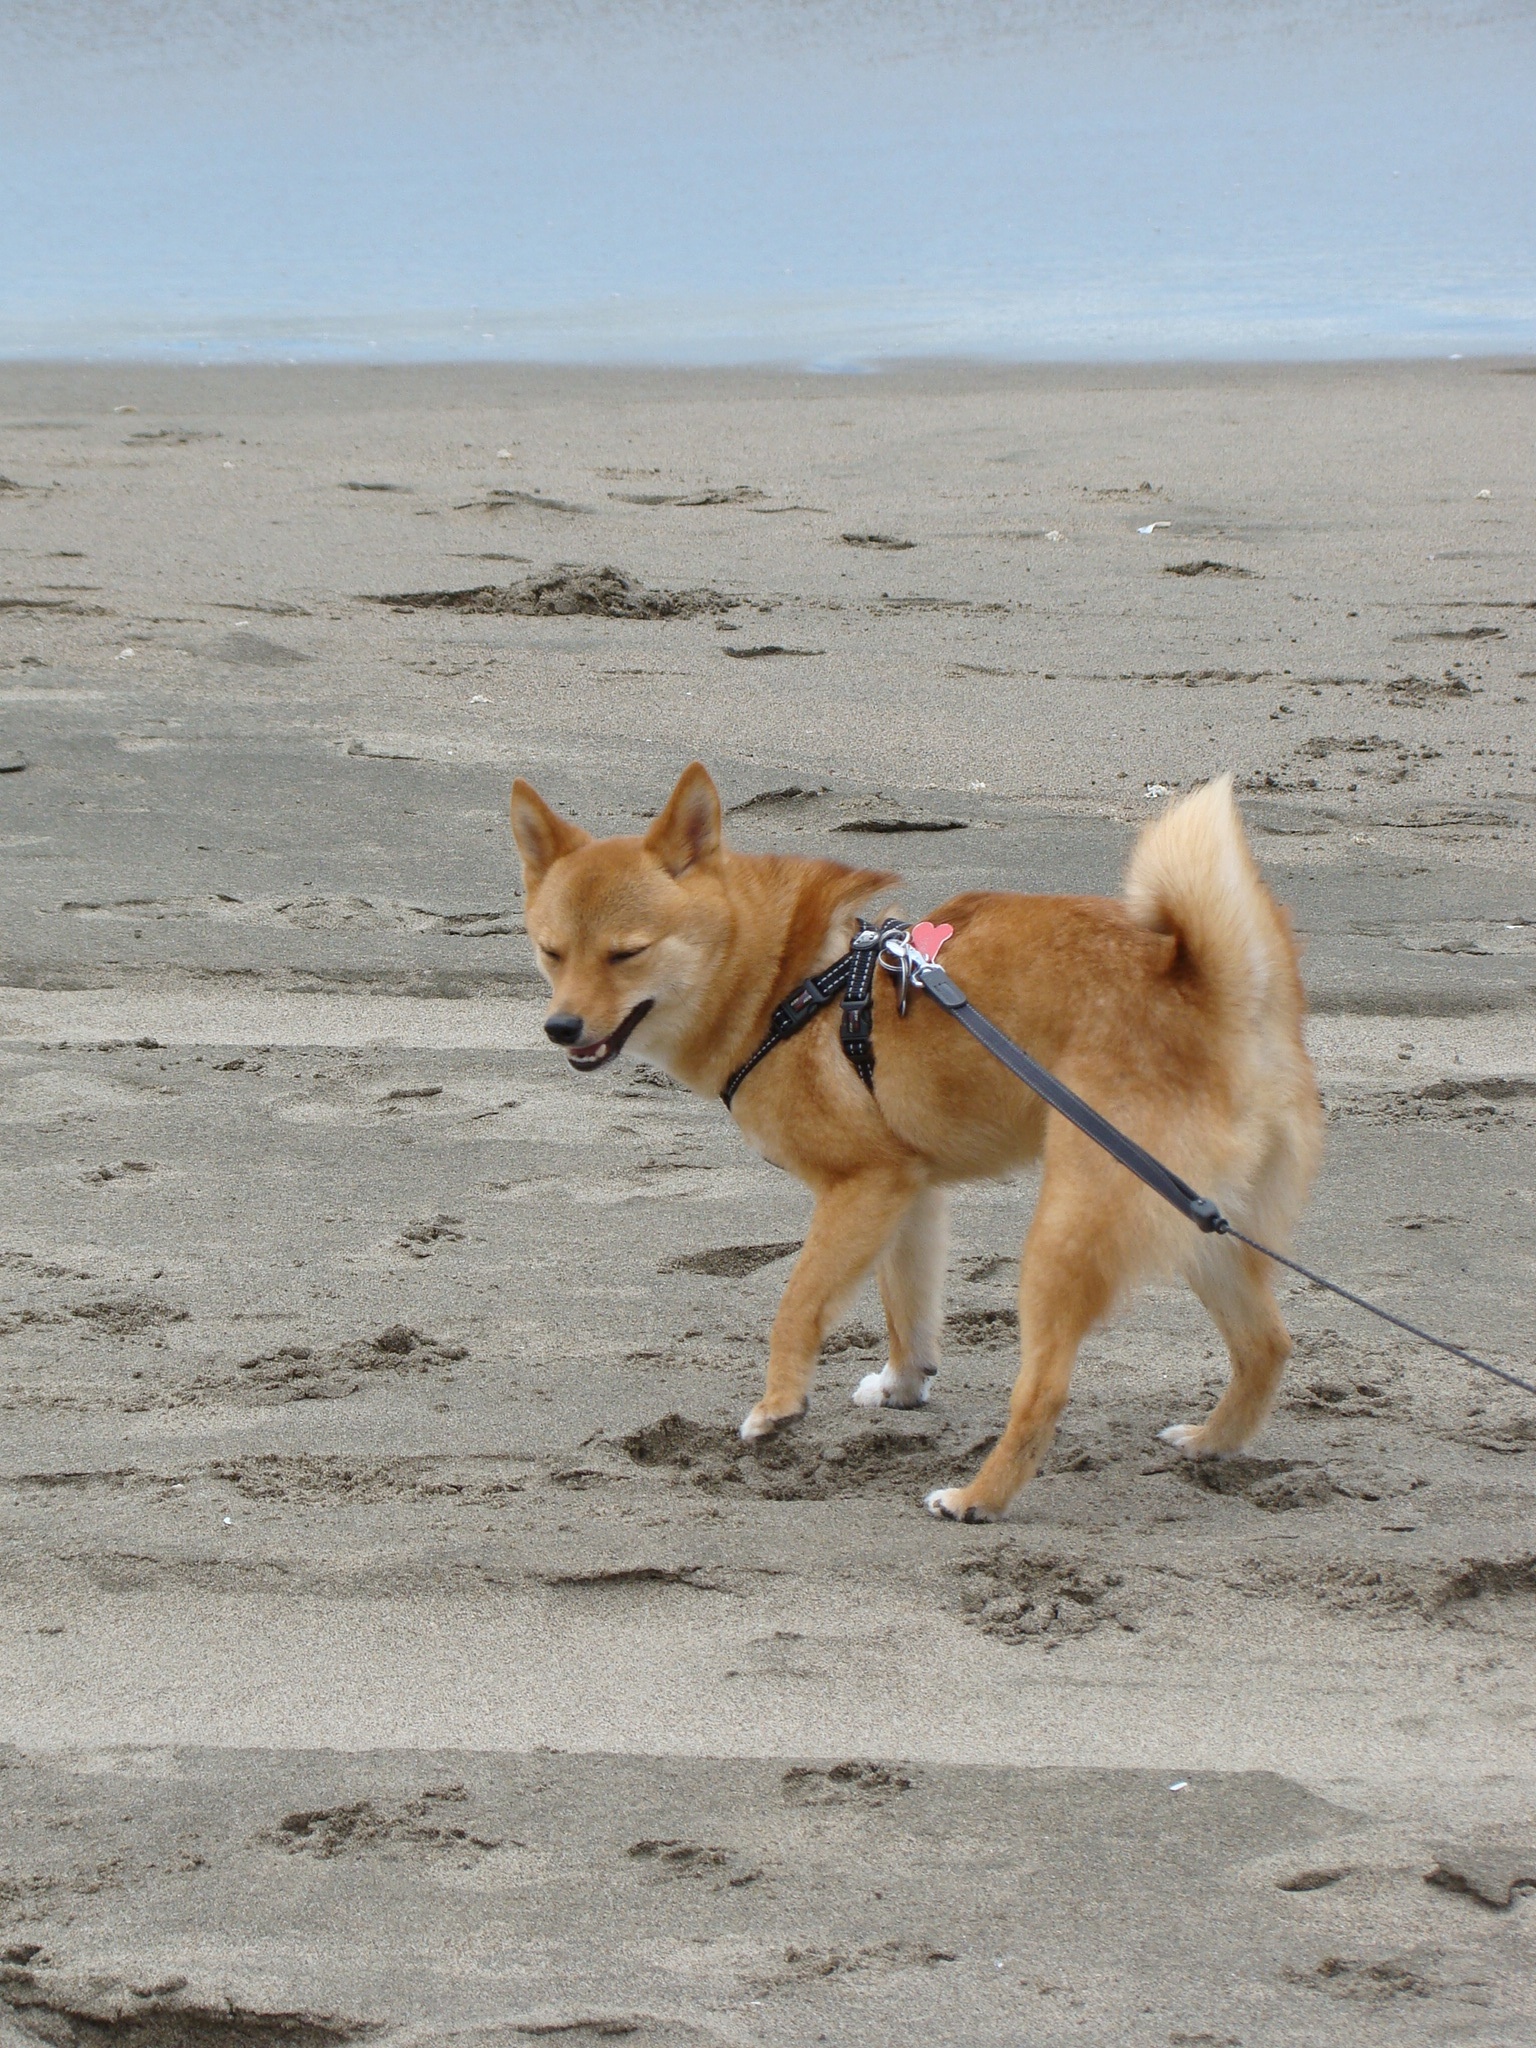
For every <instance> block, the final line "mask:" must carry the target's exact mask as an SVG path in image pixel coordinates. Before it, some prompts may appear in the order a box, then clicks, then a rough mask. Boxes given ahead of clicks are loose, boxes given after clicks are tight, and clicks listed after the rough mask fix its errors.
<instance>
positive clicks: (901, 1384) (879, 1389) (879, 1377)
mask: <svg viewBox="0 0 1536 2048" xmlns="http://www.w3.org/2000/svg"><path fill="white" fill-rule="evenodd" d="M929 1384H930V1381H929V1375H928V1374H927V1373H925V1372H898V1371H897V1370H896V1368H895V1366H894V1365H887V1366H885V1367H884V1368H883V1369H882V1370H881V1371H880V1372H867V1373H865V1375H864V1377H863V1379H861V1380H860V1381H859V1384H858V1385H857V1386H856V1387H855V1388H854V1390H853V1398H854V1400H855V1401H856V1402H857V1403H858V1405H859V1407H861V1408H921V1407H923V1406H924V1404H925V1403H926V1401H927V1399H928V1388H929Z"/></svg>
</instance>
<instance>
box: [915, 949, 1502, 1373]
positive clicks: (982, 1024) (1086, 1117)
mask: <svg viewBox="0 0 1536 2048" xmlns="http://www.w3.org/2000/svg"><path fill="white" fill-rule="evenodd" d="M886 965H887V966H888V967H889V968H890V969H891V971H892V972H893V973H898V974H902V975H903V976H904V977H905V976H910V978H911V979H912V980H913V981H915V982H916V983H917V985H918V987H919V988H922V989H924V990H926V991H927V993H928V994H929V995H931V996H932V997H933V998H934V1000H935V1001H936V1002H938V1003H940V1004H942V1005H943V1007H944V1008H945V1009H946V1010H948V1012H949V1014H950V1015H951V1016H952V1017H953V1018H954V1020H955V1022H956V1023H957V1024H961V1025H963V1026H964V1027H965V1029H966V1030H967V1031H969V1033H970V1034H971V1036H972V1037H973V1038H974V1039H975V1040H976V1041H977V1043H978V1044H980V1045H984V1046H985V1047H986V1049H987V1051H988V1052H989V1053H991V1054H992V1056H993V1058H994V1059H997V1060H1001V1061H1002V1063H1003V1065H1004V1066H1005V1067H1006V1068H1007V1069H1008V1071H1009V1072H1010V1073H1011V1074H1016V1075H1017V1076H1018V1078H1019V1079H1020V1080H1021V1081H1022V1082H1023V1083H1024V1084H1025V1086H1026V1087H1029V1088H1032V1089H1033V1090H1034V1092H1035V1093H1036V1094H1037V1095H1038V1096H1039V1097H1040V1098H1041V1100H1042V1101H1043V1102H1047V1103H1049V1104H1050V1106H1051V1108H1052V1109H1054V1110H1057V1111H1059V1112H1060V1114H1061V1115H1062V1116H1064V1117H1065V1118H1066V1119H1067V1121H1068V1122H1069V1123H1072V1124H1075V1125H1076V1126H1077V1128H1078V1129H1079V1130H1080V1131H1082V1132H1083V1133H1084V1135H1085V1136H1087V1137H1089V1138H1092V1140H1093V1142H1094V1143H1095V1144H1096V1145H1100V1146H1102V1147H1103V1149H1104V1150H1105V1151H1106V1152H1107V1153H1108V1154H1109V1155H1110V1157H1111V1158H1112V1159H1117V1160H1118V1161H1119V1162H1120V1164H1121V1165H1122V1166H1124V1167H1127V1168H1129V1170H1130V1171H1131V1172H1132V1173H1134V1174H1135V1175H1136V1177H1137V1179H1138V1180H1141V1181H1144V1182H1145V1183H1146V1185H1147V1186H1148V1187H1149V1188H1151V1189H1152V1191H1153V1193H1154V1194H1158V1195H1161V1196H1162V1198H1163V1200H1164V1201H1165V1202H1169V1203H1171V1204H1172V1205H1173V1207H1174V1208H1175V1209H1177V1210H1178V1211H1179V1213H1180V1214H1181V1215H1182V1216H1187V1217H1188V1218H1189V1220H1190V1222H1191V1223H1193V1224H1195V1225H1196V1226H1197V1227H1198V1228H1199V1229H1201V1230H1206V1231H1210V1232H1212V1233H1214V1234H1215V1235H1216V1236H1219V1237H1235V1238H1236V1239H1237V1241H1238V1243H1239V1244H1245V1245H1247V1247H1248V1249H1249V1250H1250V1251H1254V1252H1258V1253H1259V1254H1260V1256H1261V1257H1263V1258H1266V1259H1271V1260H1273V1262H1274V1263H1275V1264H1276V1265H1277V1266H1285V1267H1287V1268H1288V1269H1289V1270H1290V1271H1291V1272H1293V1273H1299V1274H1300V1275H1301V1277H1302V1278H1303V1279H1304V1280H1310V1281H1311V1282H1312V1284H1313V1286H1314V1287H1322V1288H1326V1289H1327V1291H1328V1292H1329V1293H1330V1294H1336V1295H1338V1297H1339V1299H1340V1300H1341V1301H1347V1302H1350V1303H1352V1304H1353V1305H1354V1307H1356V1308H1363V1309H1364V1310H1365V1312H1366V1313H1367V1315H1373V1316H1378V1317H1379V1318H1380V1319H1381V1321H1382V1322H1384V1323H1391V1324H1392V1325H1393V1326H1394V1327H1395V1328H1396V1329H1399V1330H1406V1331H1407V1332H1408V1334H1409V1336H1411V1337H1418V1338H1419V1339H1420V1340H1421V1341H1422V1342H1423V1343H1425V1344H1432V1345H1434V1347H1435V1349H1436V1350H1437V1351H1445V1352H1449V1354H1450V1356H1451V1357H1452V1358H1459V1359H1460V1360H1461V1361H1462V1362H1463V1364H1466V1365H1475V1366H1476V1367H1477V1369H1478V1371H1479V1372H1486V1373H1489V1374H1491V1375H1492V1377H1493V1378H1494V1379H1496V1380H1502V1381H1503V1382H1504V1384H1505V1385H1506V1386H1509V1387H1519V1388H1520V1389H1521V1390H1522V1391H1523V1392H1524V1393H1527V1394H1536V1385H1533V1384H1532V1383H1531V1382H1530V1381H1529V1380H1523V1379H1520V1378H1519V1377H1518V1376H1517V1375H1516V1374H1514V1373H1512V1372H1506V1371H1505V1370H1504V1368H1503V1367H1502V1366H1498V1365H1491V1364H1490V1363H1489V1362H1488V1360H1487V1359H1486V1358H1479V1357H1478V1356H1477V1354H1476V1353H1475V1352H1473V1351H1466V1350H1463V1348H1462V1346H1461V1345H1459V1344H1449V1343H1447V1342H1446V1340H1445V1338H1443V1337H1436V1336H1434V1335H1432V1334H1431V1332H1430V1331H1428V1330H1421V1329H1420V1328H1419V1326H1418V1324H1417V1323H1410V1322H1408V1321H1406V1320H1405V1319H1404V1318H1403V1317H1402V1316H1395V1315H1393V1314H1392V1313H1391V1311H1390V1310H1388V1309H1384V1308H1378V1307H1377V1306H1376V1304H1375V1302H1373V1301H1367V1300H1366V1299H1365V1298H1364V1296H1363V1295H1359V1294H1351V1293H1350V1291H1349V1289H1348V1288H1347V1287H1340V1286H1339V1285H1338V1283H1337V1282H1336V1281H1333V1280H1327V1279H1325V1278H1324V1277H1323V1275H1322V1274H1321V1273H1314V1272H1313V1271H1312V1269H1311V1268H1310V1267H1309V1266H1303V1265H1301V1264H1299V1263H1298V1262H1297V1261H1296V1260H1295V1259H1290V1258H1287V1257H1286V1255H1285V1253H1284V1252H1275V1251H1271V1250H1270V1248H1269V1246H1268V1245H1267V1244H1260V1243H1259V1241H1258V1239H1257V1238H1253V1237H1249V1236H1248V1235H1247V1234H1246V1233H1245V1232H1244V1231H1241V1230H1239V1229H1238V1228H1237V1226H1236V1225H1235V1224H1234V1223H1230V1222H1229V1221H1228V1220H1227V1218H1226V1217H1225V1216H1223V1215H1222V1213H1221V1211H1220V1209H1218V1208H1217V1206H1216V1204H1215V1203H1214V1202H1213V1201H1211V1199H1210V1198H1209V1196H1206V1195H1201V1194H1197V1193H1196V1192H1195V1190H1194V1189H1193V1188H1192V1187H1191V1186H1190V1185H1189V1183H1188V1181H1186V1180H1181V1179H1180V1178H1179V1176H1178V1175H1177V1174H1176V1173H1174V1172H1173V1171H1172V1170H1171V1169H1170V1168H1169V1167H1166V1166H1164V1165H1163V1163H1162V1161H1161V1160H1160V1159H1154V1158H1153V1156H1152V1154H1151V1153H1150V1152H1148V1151H1146V1150H1145V1149H1144V1148H1143V1147H1142V1146H1140V1145H1138V1144H1137V1143H1136V1141H1135V1139H1134V1138H1128V1137H1127V1136H1126V1134H1125V1132H1124V1131H1122V1130H1118V1129H1117V1128H1116V1127H1115V1125H1114V1124H1112V1123H1110V1122H1109V1120H1108V1118H1107V1117H1102V1116H1100V1115H1099V1113H1098V1111H1097V1110H1096V1109H1092V1108H1090V1107H1089V1105H1088V1104H1087V1103H1086V1102H1084V1100H1083V1098H1082V1097H1081V1096H1080V1095H1074V1094H1073V1092H1072V1090H1071V1089H1070V1088H1068V1087H1066V1086H1064V1084H1063V1083H1062V1082H1060V1081H1058V1080H1057V1079H1056V1076H1055V1075H1054V1074H1052V1073H1049V1072H1048V1071H1047V1070H1046V1069H1045V1068H1044V1067H1042V1066H1041V1065H1040V1064H1039V1062H1038V1061H1036V1060H1032V1059H1031V1058H1030V1056H1029V1054H1028V1053H1027V1052H1025V1051H1024V1050H1023V1048H1022V1047H1020V1046H1017V1045H1015V1044H1014V1042H1013V1040H1012V1039H1011V1038H1009V1037H1007V1036H1005V1034H1004V1033H1003V1032H1001V1031H999V1030H998V1028H997V1026H996V1025H995V1024H994V1023H993V1022H992V1021H991V1019H990V1018H988V1017H984V1016H983V1015H982V1013H981V1012H980V1011H979V1010H978V1009H976V1008H975V1007H974V1006H973V1005H972V1003H971V1001H970V998H969V997H968V996H966V995H965V994H964V992H963V991H962V990H960V989H958V988H957V987H956V986H955V984H954V983H953V982H952V981H951V980H950V978H949V976H948V975H947V974H946V973H945V972H944V969H943V968H942V967H940V966H939V964H938V963H937V961H932V960H928V959H925V958H924V956H923V955H922V954H921V953H919V952H917V951H916V949H915V948H913V947H911V946H910V945H908V944H907V943H905V941H904V940H903V939H897V941H896V942H895V944H894V945H890V946H889V948H888V953H887V959H886Z"/></svg>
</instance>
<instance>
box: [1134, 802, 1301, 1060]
mask: <svg viewBox="0 0 1536 2048" xmlns="http://www.w3.org/2000/svg"><path fill="white" fill-rule="evenodd" d="M1125 900H1126V907H1127V908H1128V910H1129V911H1130V914H1131V916H1132V918H1133V919H1134V920H1135V922H1136V923H1137V924H1139V925H1142V926H1144V927H1145V928H1146V929H1147V930H1148V931H1159V932H1167V933H1170V934H1171V935H1172V936H1173V937H1174V938H1175V939H1177V940H1178V942H1179V951H1178V954H1177V955H1176V956H1175V960H1174V971H1175V972H1178V971H1179V970H1180V968H1181V966H1182V968H1183V970H1184V971H1185V972H1188V971H1189V970H1190V969H1193V971H1194V974H1195V976H1196V977H1197V979H1198V980H1199V981H1200V982H1202V983H1203V984H1204V985H1205V987H1206V988H1207V989H1208V991H1209V993H1210V997H1211V999H1212V1001H1213V1004H1214V1007H1215V1009H1216V1011H1217V1013H1218V1016H1219V1018H1220V1021H1221V1022H1222V1023H1223V1024H1225V1025H1227V1026H1228V1027H1229V1028H1232V1029H1235V1030H1237V1031H1239V1032H1254V1031H1256V1032H1258V1033H1259V1034H1260V1035H1267V1032H1266V1030H1265V1026H1266V1023H1267V1022H1273V1021H1278V1020H1279V1018H1281V1017H1284V1018H1286V1019H1287V1021H1289V1020H1290V1019H1294V1018H1297V1017H1299V1015H1300V1011H1301V1007H1302V998H1301V982H1300V977H1299V974H1298V972H1297V967H1296V949H1295V944H1294V941H1293V940H1292V938H1291V934H1290V927H1289V922H1288V920H1287V919H1286V918H1285V915H1284V913H1283V912H1282V911H1281V909H1280V908H1279V906H1278V905H1277V904H1276V902H1275V900H1274V898H1273V897H1272V896H1271V895H1270V893H1269V891H1268V889H1266V888H1265V886H1264V883H1263V880H1262V878H1261V876H1260V874H1259V871H1258V868H1257V866H1256V865H1255V864H1254V859H1253V855H1252V854H1251V853H1250V852H1249V850H1248V841H1247V839H1246V838H1245V836H1244V833H1243V823H1242V819H1241V818H1240V817H1239V815H1238V810H1237V805H1236V804H1235V803H1234V802H1233V800H1232V778H1231V776H1230V775H1221V776H1218V777H1217V778H1216V780H1215V781H1214V782H1208V783H1206V785H1205V787H1204V788H1203V789H1197V790H1196V791H1195V792H1194V794H1193V795H1192V796H1187V797H1185V798H1184V799H1183V800H1182V801H1181V802H1179V803H1176V804H1172V805H1170V806H1169V808H1168V809H1167V810H1166V811H1165V812H1164V813H1163V815H1162V816H1161V817H1160V818H1157V819H1155V820H1154V821H1153V823H1152V824H1150V825H1149V826H1148V827H1147V829H1146V830H1145V831H1144V832H1143V833H1142V835H1141V837H1140V839H1138V840H1137V842H1136V845H1135V848H1134V850H1133V851H1132V854H1131V859H1130V865H1129V867H1128V868H1127V870H1126V878H1125Z"/></svg>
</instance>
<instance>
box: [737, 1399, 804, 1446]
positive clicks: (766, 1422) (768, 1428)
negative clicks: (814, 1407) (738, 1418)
mask: <svg viewBox="0 0 1536 2048" xmlns="http://www.w3.org/2000/svg"><path fill="white" fill-rule="evenodd" d="M804 1413H805V1409H804V1408H800V1409H798V1410H797V1411H796V1412H795V1414H793V1415H775V1414H774V1413H773V1412H772V1411H771V1410H770V1409H768V1408H765V1407H764V1406H763V1404H762V1402H761V1401H759V1402H758V1404H757V1406H756V1407H755V1408H754V1409H753V1410H752V1412H751V1414H750V1415H749V1416H748V1417H747V1419H746V1421H745V1422H744V1423H743V1424H742V1425H741V1440H742V1442H743V1443H744V1444H756V1443H761V1442H762V1440H763V1438H764V1437H765V1436H772V1435H773V1433H774V1431H775V1430H776V1429H778V1428H779V1427H780V1426H781V1425H782V1424H783V1423H786V1422H798V1421H799V1420H800V1417H801V1416H802V1415H803V1414H804Z"/></svg>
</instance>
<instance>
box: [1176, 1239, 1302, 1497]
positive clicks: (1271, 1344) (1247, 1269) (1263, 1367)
mask: <svg viewBox="0 0 1536 2048" xmlns="http://www.w3.org/2000/svg"><path fill="white" fill-rule="evenodd" d="M1189 1284H1190V1286H1191V1287H1192V1288H1193V1289H1194V1291H1195V1293H1196V1294H1197V1295H1198V1296H1199V1297H1200V1300H1201V1301H1202V1302H1203V1303H1204V1304H1205V1307H1206V1309H1207V1310H1208V1311H1209V1314H1210V1317H1211V1320H1212V1321H1213V1322H1214V1323H1215V1325H1216V1327H1217V1329H1218V1330H1220V1332H1221V1334H1222V1337H1223V1338H1224V1339H1225V1341H1226V1346H1227V1351H1228V1354H1229V1356H1230V1357H1231V1360H1232V1377H1231V1379H1230V1380H1229V1381H1228V1382H1227V1386H1226V1391H1225V1392H1224V1393H1223V1394H1222V1397H1221V1399H1220V1400H1219V1401H1218V1402H1217V1403H1216V1406H1215V1407H1214V1408H1213V1409H1212V1410H1211V1412H1210V1414H1209V1415H1208V1416H1207V1417H1206V1418H1205V1420H1204V1422H1171V1423H1170V1424H1169V1425H1168V1427H1167V1428H1166V1429H1161V1430H1159V1431H1158V1435H1159V1436H1160V1437H1161V1438H1162V1440H1163V1442H1164V1443H1169V1444H1173V1445H1174V1446H1175V1447H1176V1448H1177V1449H1178V1450H1181V1451H1183V1452H1184V1454H1185V1456H1186V1457H1190V1458H1213V1457H1218V1456H1220V1454H1221V1453H1222V1452H1223V1451H1238V1450H1241V1449H1242V1447H1243V1445H1244V1444H1245V1443H1247V1441H1248V1439H1249V1438H1250V1437H1251V1436H1252V1435H1253V1434H1254V1432H1255V1430H1257V1429H1258V1427H1259V1425H1260V1424H1261V1423H1262V1422H1263V1420H1264V1418H1265V1416H1266V1415H1267V1414H1268V1413H1269V1410H1270V1405H1271V1403H1272V1402H1273V1401H1274V1398H1275V1389H1276V1388H1277V1387H1278V1386H1279V1384H1280V1375H1281V1373H1282V1372H1283V1371H1284V1370H1285V1361H1286V1359H1287V1358H1289V1357H1290V1355H1291V1333H1290V1331H1289V1330H1287V1329H1286V1327H1285V1324H1284V1322H1283V1321H1282V1320H1281V1316H1280V1310H1279V1308H1278V1306H1277V1305H1276V1302H1275V1294H1274V1288H1273V1286H1272V1285H1271V1281H1270V1274H1269V1269H1268V1265H1267V1263H1266V1261H1265V1260H1263V1259H1262V1258H1260V1256H1259V1254H1258V1253H1257V1252H1251V1251H1249V1249H1248V1247H1247V1246H1246V1245H1240V1244H1234V1243H1233V1242H1232V1241H1231V1239H1230V1238H1207V1239H1206V1240H1205V1241H1204V1242H1203V1243H1202V1244H1201V1246H1200V1253H1199V1259H1198V1262H1197V1264H1196V1265H1195V1267H1194V1268H1193V1270H1192V1271H1191V1272H1190V1274H1189Z"/></svg>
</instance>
